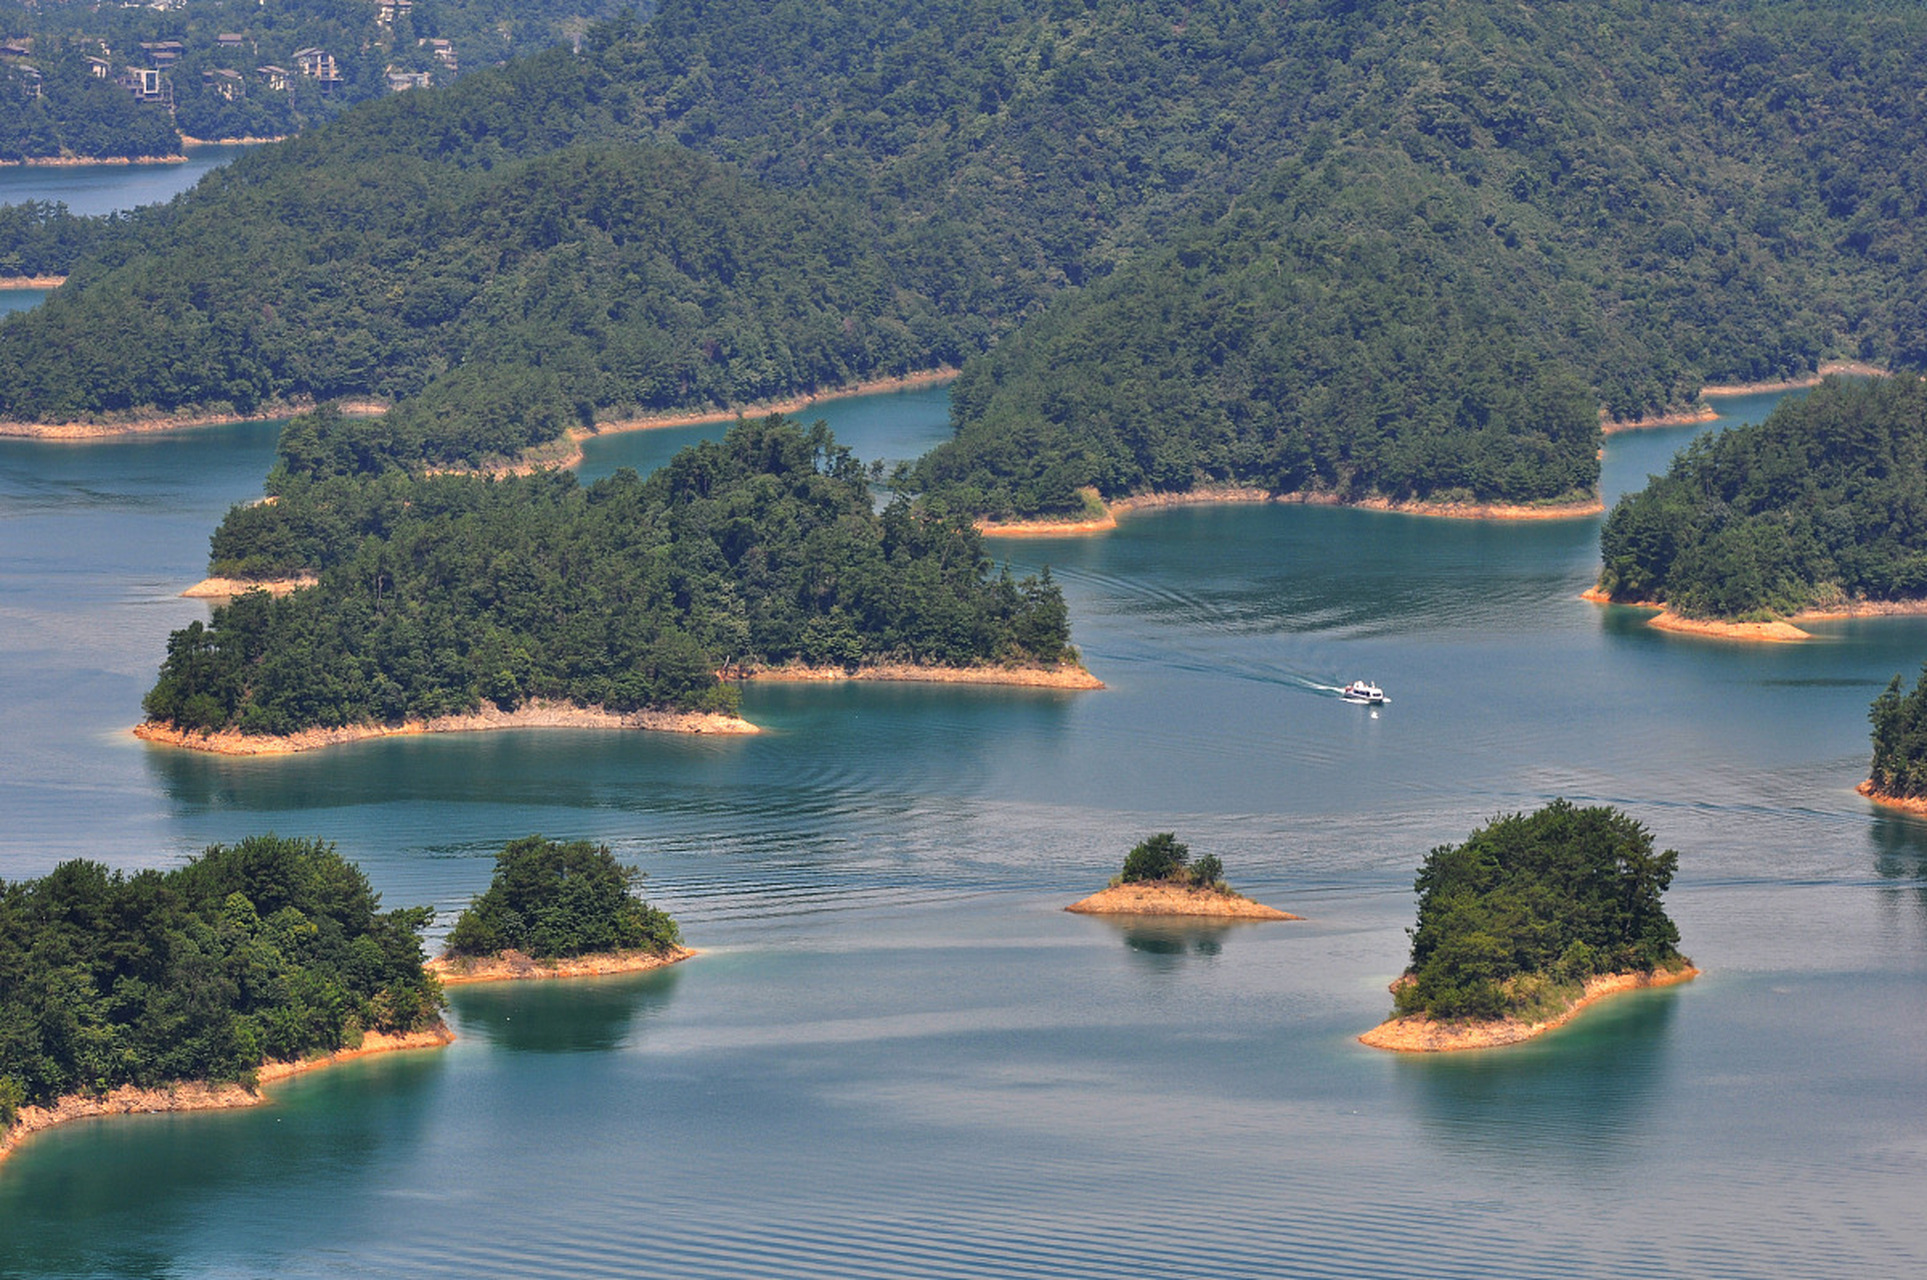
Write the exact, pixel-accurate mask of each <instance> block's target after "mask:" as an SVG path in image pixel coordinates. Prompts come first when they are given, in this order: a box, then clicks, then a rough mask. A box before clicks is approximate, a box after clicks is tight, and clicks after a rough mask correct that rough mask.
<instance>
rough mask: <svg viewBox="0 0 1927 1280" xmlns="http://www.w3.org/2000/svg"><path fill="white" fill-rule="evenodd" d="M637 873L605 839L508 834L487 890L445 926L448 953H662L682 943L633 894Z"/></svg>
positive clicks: (668, 923)
mask: <svg viewBox="0 0 1927 1280" xmlns="http://www.w3.org/2000/svg"><path fill="white" fill-rule="evenodd" d="M642 879H643V877H642V872H640V871H638V870H637V869H636V868H634V867H628V866H624V865H623V864H622V863H620V862H617V861H616V856H615V854H613V853H611V852H610V851H609V846H608V845H606V844H603V845H597V844H590V843H589V842H588V841H587V840H571V841H569V842H568V843H566V844H565V843H563V842H562V841H559V840H549V839H546V838H544V837H542V836H539V835H534V836H524V837H522V838H521V839H520V840H511V841H510V842H509V843H508V844H507V845H505V846H503V848H502V851H501V852H500V853H498V854H496V855H495V874H494V875H493V876H492V877H490V879H489V882H488V889H487V891H485V892H484V893H483V894H482V895H481V896H480V897H479V898H477V899H475V901H474V902H473V903H471V904H470V905H469V907H468V908H467V909H466V910H465V911H463V912H462V914H461V915H460V916H459V917H458V918H457V919H456V921H455V927H454V928H453V929H451V930H450V931H449V934H448V945H447V948H446V950H447V954H449V955H450V956H478V957H479V956H495V955H500V954H501V953H502V952H504V951H510V950H513V951H520V952H521V953H522V954H523V955H527V956H533V957H535V958H536V959H537V960H557V959H564V958H567V957H570V956H582V955H592V954H596V953H600V952H608V951H650V952H655V953H657V954H663V953H666V952H669V951H673V950H674V949H675V948H677V947H679V946H681V945H682V931H681V930H680V929H678V928H677V927H676V922H675V921H674V920H673V919H671V918H670V916H669V913H668V912H666V911H662V910H659V909H658V908H656V907H652V906H650V905H649V904H648V903H646V902H644V901H643V900H642V899H640V898H639V897H637V896H636V891H637V890H638V889H640V888H641V887H642Z"/></svg>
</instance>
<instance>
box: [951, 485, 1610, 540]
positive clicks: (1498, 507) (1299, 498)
mask: <svg viewBox="0 0 1927 1280" xmlns="http://www.w3.org/2000/svg"><path fill="white" fill-rule="evenodd" d="M1246 503H1279V504H1283V505H1293V506H1311V507H1357V508H1359V509H1360V510H1364V511H1389V512H1394V513H1396V514H1398V515H1408V516H1433V517H1437V518H1441V519H1447V520H1575V519H1583V518H1585V517H1587V516H1596V515H1598V514H1600V513H1601V512H1602V511H1604V510H1605V509H1606V507H1605V504H1604V503H1603V502H1601V501H1600V500H1599V499H1598V498H1592V499H1590V500H1588V501H1585V502H1570V503H1562V504H1551V505H1546V506H1536V505H1525V504H1518V503H1504V502H1423V501H1402V502H1395V501H1393V500H1392V499H1390V498H1363V499H1360V500H1358V501H1356V502H1352V501H1347V500H1345V499H1343V498H1340V497H1338V496H1337V495H1336V494H1328V493H1272V492H1271V491H1270V490H1268V489H1258V488H1251V487H1248V486H1235V485H1208V486H1205V487H1203V488H1198V489H1189V490H1186V491H1185V492H1183V493H1141V494H1134V495H1133V496H1131V497H1128V498H1119V499H1118V500H1117V501H1116V502H1111V503H1105V504H1103V505H1104V514H1103V515H1102V516H1087V517H1082V518H1079V519H1075V520H1008V521H995V520H979V521H978V522H977V532H979V533H981V534H983V535H984V536H985V537H986V538H1076V537H1084V536H1086V535H1089V534H1094V533H1105V532H1108V531H1110V530H1112V529H1115V528H1117V518H1118V517H1119V516H1121V515H1128V514H1130V513H1131V512H1133V511H1152V510H1157V509H1159V508H1162V507H1201V506H1220V505H1225V506H1229V505H1238V504H1246Z"/></svg>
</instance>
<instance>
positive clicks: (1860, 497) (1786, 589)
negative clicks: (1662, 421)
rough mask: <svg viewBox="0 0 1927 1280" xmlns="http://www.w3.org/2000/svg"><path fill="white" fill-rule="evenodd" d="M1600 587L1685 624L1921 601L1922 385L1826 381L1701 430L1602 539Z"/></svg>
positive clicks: (1926, 467)
mask: <svg viewBox="0 0 1927 1280" xmlns="http://www.w3.org/2000/svg"><path fill="white" fill-rule="evenodd" d="M1599 547H1600V554H1601V557H1602V559H1603V560H1604V562H1605V567H1604V570H1603V572H1602V573H1601V575H1600V580H1599V585H1600V589H1601V590H1602V591H1604V592H1605V593H1606V594H1607V595H1609V596H1610V597H1611V598H1612V599H1614V600H1620V601H1627V602H1648V601H1662V602H1664V603H1665V604H1666V605H1667V606H1668V607H1669V608H1671V609H1672V610H1673V611H1675V612H1677V613H1680V614H1682V615H1684V616H1686V617H1690V618H1723V619H1747V620H1753V619H1767V618H1773V617H1777V616H1781V615H1785V614H1792V613H1797V612H1799V611H1800V610H1802V609H1806V608H1810V607H1816V606H1829V605H1841V604H1851V603H1855V602H1860V601H1898V600H1919V599H1922V598H1927V383H1923V382H1922V381H1921V380H1920V379H1919V378H1916V377H1899V378H1893V379H1888V380H1877V381H1866V380H1852V379H1844V378H1829V379H1827V380H1826V381H1825V382H1823V383H1822V384H1821V385H1820V386H1819V387H1817V388H1815V389H1814V390H1813V391H1812V392H1811V393H1810V394H1808V395H1807V396H1805V397H1803V398H1800V399H1791V398H1789V399H1788V400H1786V401H1783V402H1782V403H1781V404H1780V406H1779V407H1778V408H1777V409H1775V410H1774V411H1773V413H1772V415H1771V416H1769V417H1768V418H1767V419H1766V421H1764V422H1759V423H1754V424H1751V425H1749V426H1744V427H1734V428H1732V429H1730V430H1727V431H1723V432H1720V433H1718V434H1717V435H1708V436H1702V437H1700V438H1699V439H1698V440H1695V441H1694V442H1693V443H1692V444H1691V445H1689V446H1688V447H1687V448H1686V449H1684V450H1682V451H1681V452H1680V454H1679V455H1678V456H1677V457H1676V458H1674V459H1673V464H1672V466H1671V467H1670V468H1669V469H1668V470H1667V472H1666V474H1665V475H1663V476H1656V477H1654V478H1653V479H1652V481H1651V482H1650V483H1649V484H1647V486H1646V487H1645V488H1644V489H1641V490H1640V491H1639V492H1637V493H1633V494H1628V495H1627V496H1626V497H1625V498H1622V499H1621V500H1620V502H1619V504H1618V505H1617V506H1615V507H1614V508H1613V511H1612V514H1611V515H1610V516H1609V517H1608V518H1607V520H1606V524H1605V527H1604V529H1602V530H1601V531H1600V538H1599Z"/></svg>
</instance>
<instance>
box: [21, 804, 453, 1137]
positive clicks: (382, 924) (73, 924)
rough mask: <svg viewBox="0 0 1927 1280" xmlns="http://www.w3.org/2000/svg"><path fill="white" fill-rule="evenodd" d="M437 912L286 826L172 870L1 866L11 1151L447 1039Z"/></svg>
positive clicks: (250, 1097)
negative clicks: (402, 902)
mask: <svg viewBox="0 0 1927 1280" xmlns="http://www.w3.org/2000/svg"><path fill="white" fill-rule="evenodd" d="M431 914H432V912H431V911H430V909H429V908H427V907H404V908H400V909H396V910H390V911H383V910H381V902H380V898H379V896H378V895H377V894H376V893H375V892H374V890H373V889H372V888H371V887H370V886H369V884H368V879H367V877H366V876H364V875H363V874H362V872H361V871H360V869H359V868H357V867H355V866H354V865H353V864H352V863H350V862H348V861H347V860H346V859H344V858H342V857H341V855H340V854H338V853H337V852H336V851H335V848H334V846H333V845H331V844H327V843H325V842H322V841H318V840H297V839H288V838H284V837H276V836H271V835H270V836H251V837H249V838H247V839H245V840H242V841H240V842H239V843H236V844H232V845H213V846H210V847H209V848H208V849H206V850H205V851H204V852H203V853H201V854H200V855H199V856H197V857H194V858H191V859H189V861H188V862H187V863H186V865H184V866H181V867H179V868H176V869H175V870H172V871H166V872H162V871H142V872H139V873H137V874H134V875H131V876H130V875H126V874H124V873H122V872H119V871H113V870H110V869H109V868H107V867H105V866H103V865H101V864H100V863H97V862H90V861H73V862H66V863H62V864H61V865H59V866H58V867H55V868H54V869H53V870H52V871H50V872H49V873H48V874H47V875H45V876H43V877H41V878H40V879H38V880H19V881H14V882H11V883H7V882H3V881H0V1155H4V1154H5V1152H6V1151H7V1150H8V1149H9V1148H10V1146H11V1145H12V1143H13V1142H14V1141H15V1140H17V1139H18V1138H19V1137H20V1136H21V1135H22V1134H23V1133H25V1132H31V1131H33V1130H35V1129H39V1128H45V1127H47V1126H48V1125H50V1124H53V1123H58V1122H59V1121H61V1120H64V1119H71V1118H77V1117H79V1116H84V1115H100V1114H114V1113H121V1112H127V1111H151V1110H171V1109H181V1108H193V1107H202V1106H215V1107H224V1106H244V1105H248V1104H249V1103H251V1102H253V1101H257V1100H258V1095H256V1094H255V1093H254V1089H255V1087H256V1086H257V1084H258V1082H259V1081H260V1080H261V1079H264V1078H269V1077H273V1076H278V1075H283V1074H287V1073H288V1072H289V1071H291V1070H293V1069H296V1068H298V1067H299V1066H301V1065H302V1064H304V1063H307V1062H311V1061H315V1060H318V1059H326V1058H328V1057H329V1056H330V1055H335V1054H338V1053H343V1052H350V1053H351V1052H354V1051H358V1050H372V1049H376V1048H384V1049H386V1048H411V1047H426V1046H430V1045H436V1044H443V1043H446V1042H447V1041H448V1039H449V1035H448V1032H447V1029H446V1027H444V1026H443V1025H442V1021H441V1009H442V996H441V988H440V986H439V984H438V983H437V982H436V980H435V979H434V978H433V977H432V976H431V975H429V974H428V973H427V972H426V971H425V970H424V969H423V967H422V950H421V949H422V936H421V935H422V929H423V927H424V926H425V925H426V924H427V923H428V921H429V918H430V916H431Z"/></svg>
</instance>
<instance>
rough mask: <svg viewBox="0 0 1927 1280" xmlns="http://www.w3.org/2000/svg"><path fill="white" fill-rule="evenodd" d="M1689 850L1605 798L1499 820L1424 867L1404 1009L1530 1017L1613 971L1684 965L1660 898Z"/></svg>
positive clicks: (1429, 858)
mask: <svg viewBox="0 0 1927 1280" xmlns="http://www.w3.org/2000/svg"><path fill="white" fill-rule="evenodd" d="M1678 866H1679V854H1677V853H1676V852H1674V851H1673V850H1671V849H1667V850H1664V851H1661V852H1658V853H1655V852H1654V851H1653V837H1652V833H1650V832H1649V831H1647V830H1646V828H1645V827H1643V826H1641V825H1640V824H1639V823H1638V822H1637V821H1636V820H1634V819H1633V818H1631V817H1629V816H1628V815H1626V814H1624V813H1621V812H1620V811H1619V810H1617V809H1614V808H1611V807H1610V806H1605V805H1595V806H1589V807H1584V808H1582V807H1580V806H1578V805H1575V804H1573V803H1572V802H1571V801H1568V800H1555V801H1553V802H1552V803H1551V804H1549V805H1547V806H1546V807H1545V808H1543V809H1540V810H1538V811H1536V812H1534V813H1531V814H1516V813H1515V814H1509V815H1505V816H1502V817H1498V818H1494V819H1493V820H1492V821H1491V822H1489V823H1487V824H1486V825H1485V826H1483V827H1481V828H1479V829H1478V830H1477V831H1474V832H1473V833H1472V834H1471V836H1469V837H1468V838H1467V839H1466V841H1465V843H1463V844H1458V845H1440V846H1439V847H1438V848H1436V849H1434V850H1432V851H1431V853H1429V854H1427V855H1426V858H1425V863H1424V865H1423V866H1421V867H1420V869H1419V874H1418V880H1417V882H1416V885H1415V887H1416V888H1417V890H1418V896H1419V905H1418V923H1417V925H1416V926H1415V927H1414V928H1413V929H1412V962H1411V965H1410V966H1409V967H1408V968H1407V969H1406V971H1405V976H1404V977H1403V978H1401V979H1400V980H1399V982H1398V984H1397V985H1396V986H1395V987H1394V988H1393V993H1394V997H1395V1007H1396V1009H1397V1011H1398V1013H1399V1014H1400V1015H1410V1014H1420V1013H1423V1014H1430V1015H1432V1016H1433V1017H1437V1018H1481V1019H1484V1018H1499V1017H1505V1016H1508V1015H1513V1016H1523V1017H1526V1018H1527V1019H1528V1020H1530V1019H1532V1018H1534V1017H1543V1016H1548V1015H1551V1014H1555V1013H1557V1012H1558V1011H1560V1009H1562V1008H1563V1007H1564V1006H1565V1005H1567V1004H1569V1003H1570V1001H1571V1000H1573V999H1575V998H1577V996H1578V995H1579V994H1580V993H1581V992H1582V991H1583V989H1584V987H1585V982H1586V979H1588V978H1591V977H1594V976H1597V975H1600V974H1609V973H1633V972H1651V971H1653V970H1656V969H1677V968H1680V967H1681V966H1684V965H1685V964H1686V963H1687V961H1686V959H1685V957H1683V956H1681V955H1680V953H1679V929H1678V928H1677V927H1676V926H1675V925H1674V924H1673V922H1672V921H1671V920H1670V919H1669V918H1667V915H1666V910H1665V908H1664V906H1663V905H1662V904H1661V902H1660V897H1661V895H1662V894H1664V893H1665V891H1666V889H1667V887H1668V886H1669V885H1671V884H1672V880H1673V873H1674V871H1675V870H1676V869H1677V868H1678Z"/></svg>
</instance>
